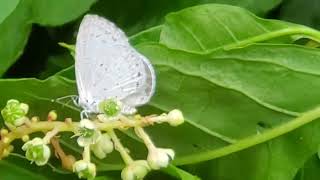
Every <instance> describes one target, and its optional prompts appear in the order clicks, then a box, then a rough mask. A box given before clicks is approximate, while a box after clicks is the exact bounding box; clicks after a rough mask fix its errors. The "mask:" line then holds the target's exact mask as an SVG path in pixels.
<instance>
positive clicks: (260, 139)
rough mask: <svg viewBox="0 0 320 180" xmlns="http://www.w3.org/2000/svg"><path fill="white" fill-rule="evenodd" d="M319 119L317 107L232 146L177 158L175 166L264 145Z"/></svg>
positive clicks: (319, 108) (319, 112) (319, 114)
mask: <svg viewBox="0 0 320 180" xmlns="http://www.w3.org/2000/svg"><path fill="white" fill-rule="evenodd" d="M318 118H320V107H317V108H315V109H313V110H311V111H308V112H305V113H302V114H301V116H299V117H297V118H295V119H293V120H291V121H289V122H287V123H285V124H283V125H279V126H278V127H275V128H273V129H270V130H266V131H265V132H263V133H261V134H257V135H254V136H251V137H248V138H244V139H242V140H239V141H237V142H236V143H234V144H231V145H228V146H225V147H223V148H219V149H216V150H212V151H207V152H203V153H197V154H195V155H190V156H186V157H185V158H179V159H177V160H175V161H174V163H175V164H193V163H198V162H202V161H208V160H211V159H215V158H218V157H222V156H226V155H229V154H231V153H234V152H237V151H241V150H244V149H246V148H249V147H251V146H254V145H257V144H261V143H264V142H266V141H268V140H271V139H273V138H276V137H278V136H281V135H284V134H286V133H288V132H291V131H293V130H295V129H297V128H299V127H301V126H303V125H305V124H308V123H310V122H312V121H314V120H316V119H318Z"/></svg>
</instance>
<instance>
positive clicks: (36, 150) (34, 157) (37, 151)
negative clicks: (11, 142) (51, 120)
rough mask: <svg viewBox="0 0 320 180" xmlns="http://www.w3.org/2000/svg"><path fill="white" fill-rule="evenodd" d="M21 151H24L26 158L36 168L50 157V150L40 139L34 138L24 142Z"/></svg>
mask: <svg viewBox="0 0 320 180" xmlns="http://www.w3.org/2000/svg"><path fill="white" fill-rule="evenodd" d="M22 150H24V151H26V158H27V159H28V160H30V161H32V162H35V163H36V164H37V165H38V166H43V165H45V164H46V163H47V162H48V160H49V158H50V155H51V152H50V148H49V147H48V145H47V144H46V143H45V142H44V141H43V139H41V138H34V139H32V140H31V141H28V142H26V143H25V144H24V145H23V146H22Z"/></svg>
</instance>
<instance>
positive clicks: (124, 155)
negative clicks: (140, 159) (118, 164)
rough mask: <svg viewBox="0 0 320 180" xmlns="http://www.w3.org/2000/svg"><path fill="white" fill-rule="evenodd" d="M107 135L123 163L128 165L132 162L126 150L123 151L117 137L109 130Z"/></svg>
mask: <svg viewBox="0 0 320 180" xmlns="http://www.w3.org/2000/svg"><path fill="white" fill-rule="evenodd" d="M108 134H109V135H110V137H111V139H112V141H113V143H114V147H115V149H116V150H117V151H119V153H120V155H121V157H122V159H123V161H124V163H125V164H130V163H132V162H133V159H132V158H131V156H130V155H129V153H128V152H127V150H126V149H125V147H123V145H122V144H121V142H120V140H119V138H118V137H117V135H116V134H115V133H114V131H113V130H109V131H108Z"/></svg>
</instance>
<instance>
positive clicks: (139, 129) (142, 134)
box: [134, 127, 156, 151]
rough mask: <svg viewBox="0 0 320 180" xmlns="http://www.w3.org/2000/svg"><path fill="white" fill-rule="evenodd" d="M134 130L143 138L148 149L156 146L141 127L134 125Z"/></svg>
mask: <svg viewBox="0 0 320 180" xmlns="http://www.w3.org/2000/svg"><path fill="white" fill-rule="evenodd" d="M134 130H135V132H136V134H137V135H138V136H139V137H140V138H141V139H142V140H143V142H144V144H145V145H146V146H147V148H148V150H149V151H152V150H153V149H155V148H156V147H155V145H154V144H153V142H152V140H151V139H150V137H149V135H148V134H147V133H146V132H145V131H144V130H143V128H142V127H135V128H134Z"/></svg>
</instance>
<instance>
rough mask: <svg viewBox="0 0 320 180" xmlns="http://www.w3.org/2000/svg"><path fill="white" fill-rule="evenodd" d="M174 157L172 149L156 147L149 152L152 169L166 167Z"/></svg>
mask: <svg viewBox="0 0 320 180" xmlns="http://www.w3.org/2000/svg"><path fill="white" fill-rule="evenodd" d="M173 158H174V151H173V150H172V149H164V148H154V149H152V150H150V151H149V153H148V158H147V160H148V163H149V166H150V167H151V168H152V169H155V170H157V169H160V168H165V167H167V166H168V165H169V163H170V161H171V160H172V159H173Z"/></svg>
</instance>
